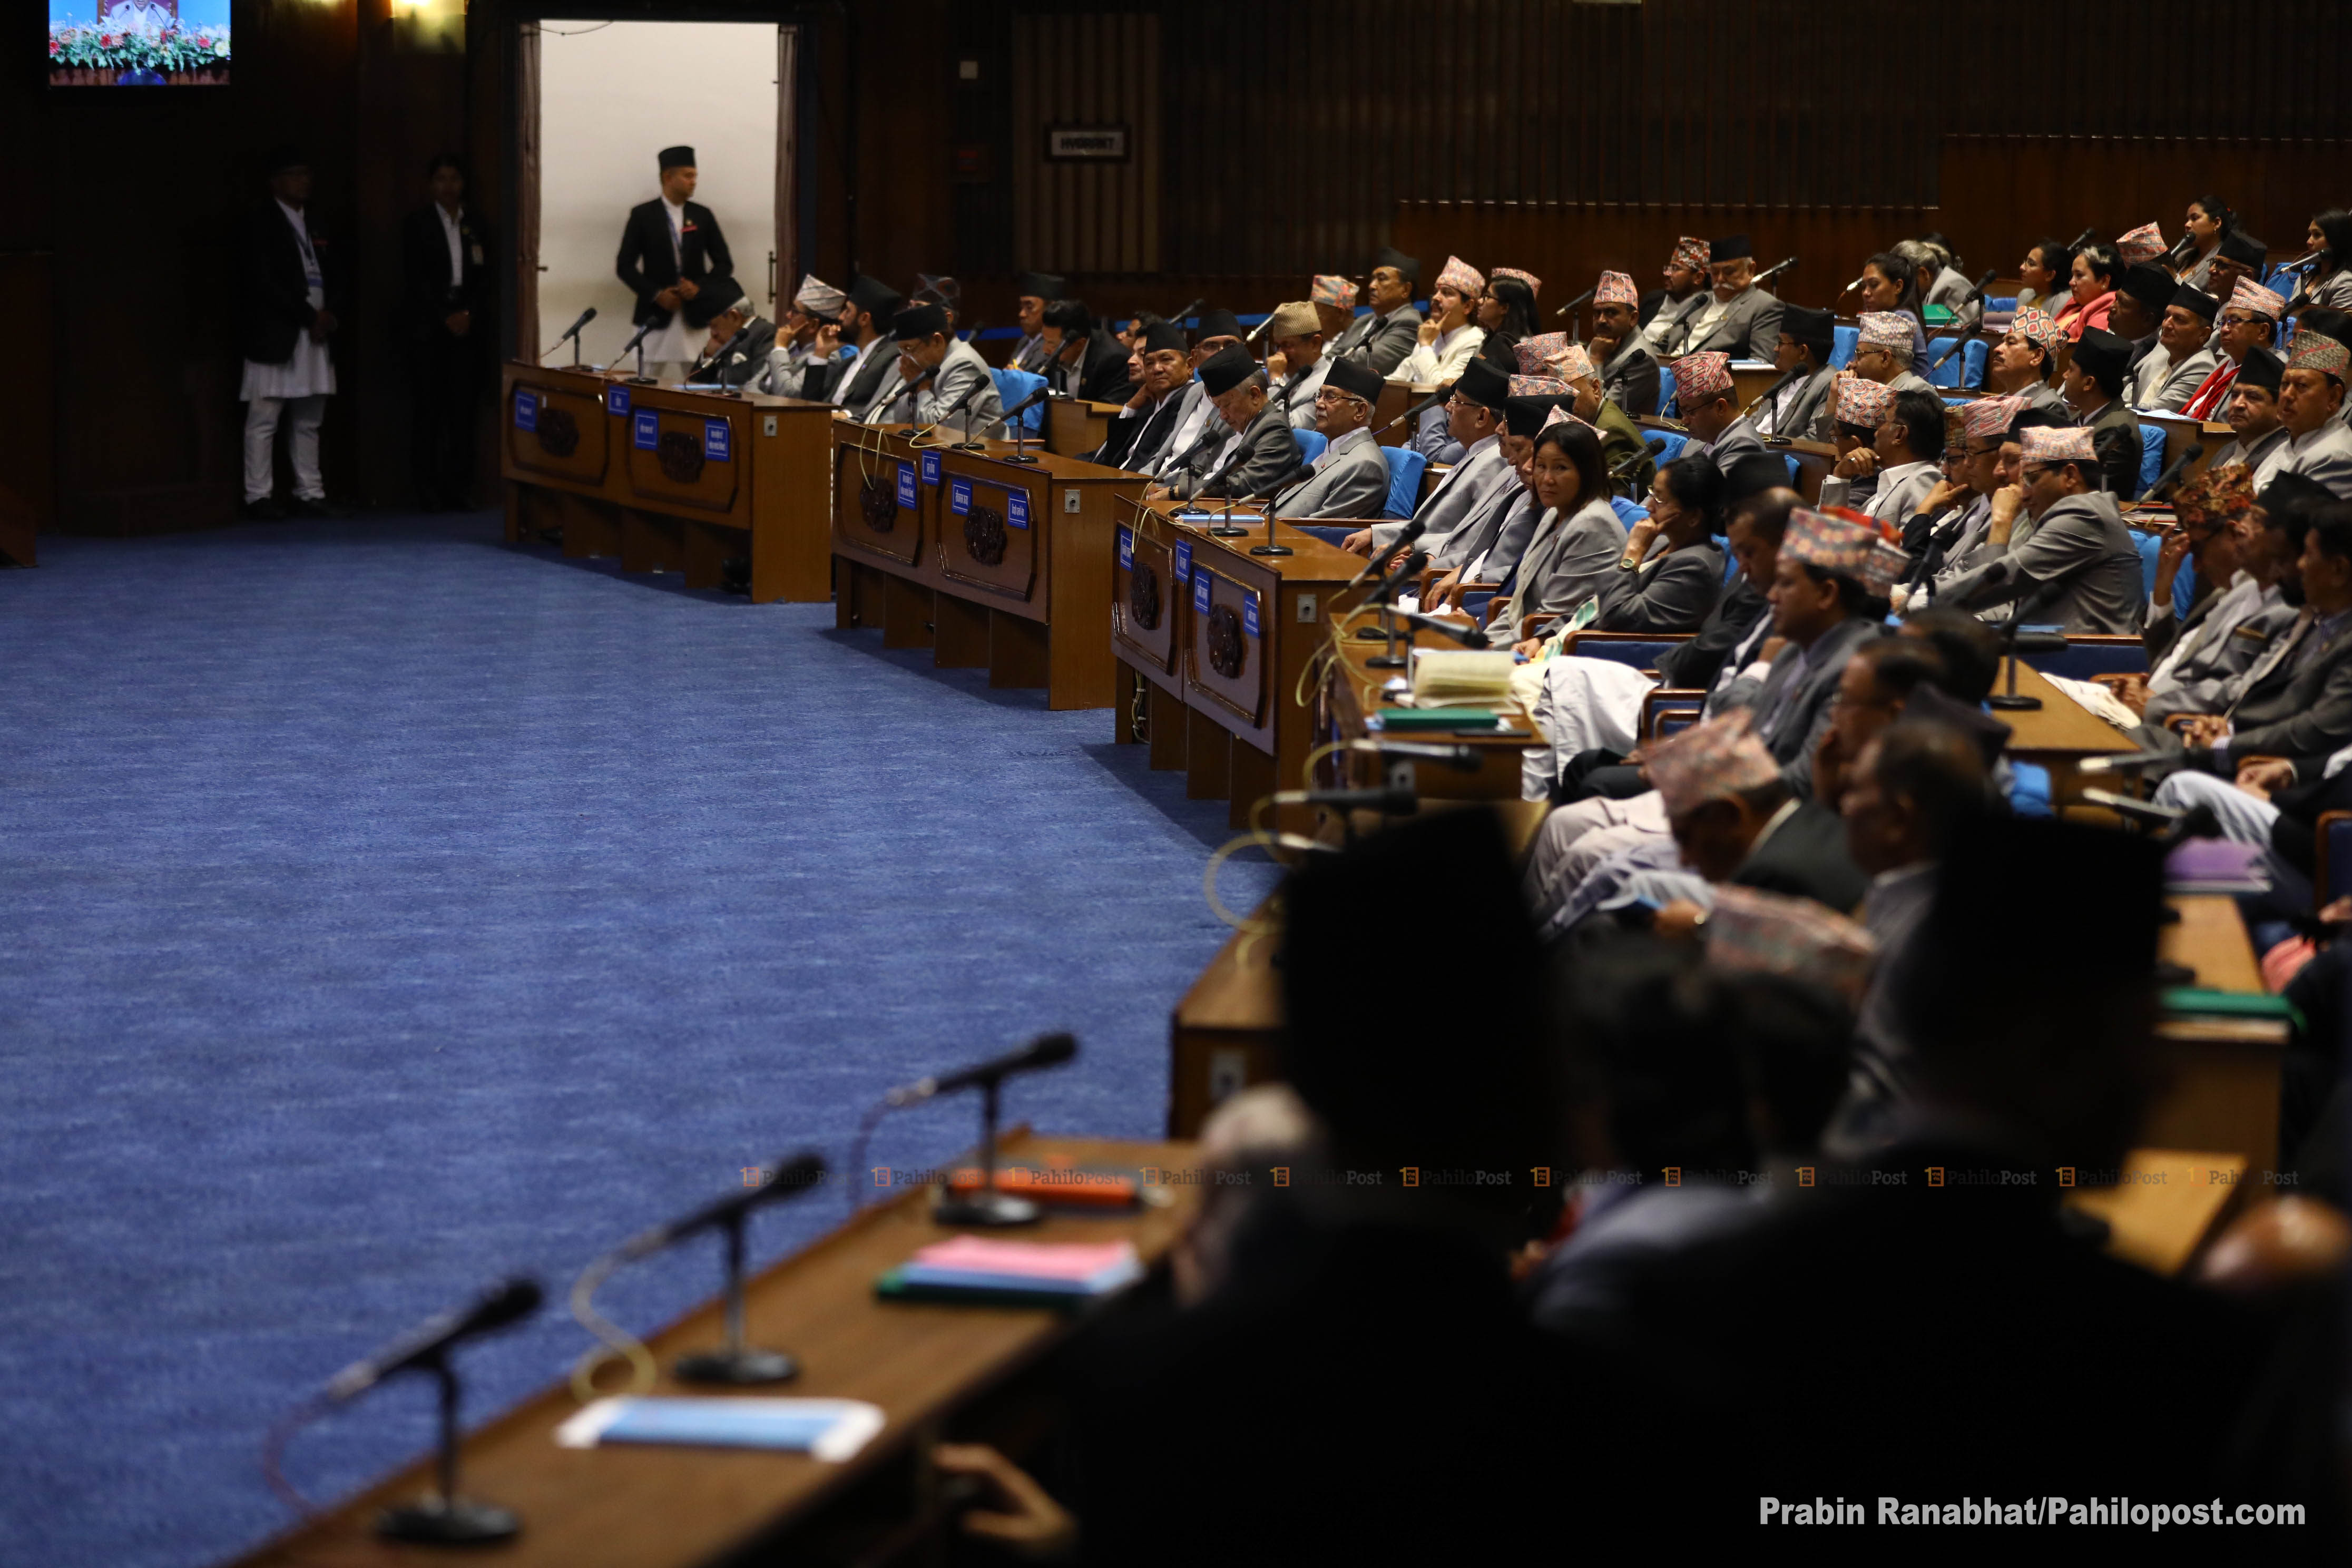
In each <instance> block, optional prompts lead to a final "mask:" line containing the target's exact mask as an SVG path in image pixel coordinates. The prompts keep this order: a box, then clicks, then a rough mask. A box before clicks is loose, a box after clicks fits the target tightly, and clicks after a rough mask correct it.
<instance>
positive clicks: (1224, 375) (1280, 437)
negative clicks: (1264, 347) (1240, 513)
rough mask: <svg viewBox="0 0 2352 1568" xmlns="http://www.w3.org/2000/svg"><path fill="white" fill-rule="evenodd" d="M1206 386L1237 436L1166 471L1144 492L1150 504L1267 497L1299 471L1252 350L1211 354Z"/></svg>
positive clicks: (1233, 347) (1292, 443) (1235, 347)
mask: <svg viewBox="0 0 2352 1568" xmlns="http://www.w3.org/2000/svg"><path fill="white" fill-rule="evenodd" d="M1201 385H1202V389H1203V390H1204V391H1205V392H1206V393H1207V394H1208V395H1209V397H1210V398H1211V399H1212V400H1213V402H1214V403H1215V404H1216V406H1217V415H1218V417H1219V418H1221V419H1223V421H1224V425H1225V428H1227V429H1229V430H1231V431H1233V432H1234V434H1233V435H1232V436H1231V437H1228V438H1227V439H1226V440H1225V441H1224V442H1223V444H1222V445H1221V446H1219V447H1216V448H1215V449H1214V450H1213V451H1211V452H1209V453H1207V454H1206V455H1205V456H1204V457H1202V458H1199V459H1196V460H1195V461H1194V462H1193V463H1192V464H1191V465H1189V466H1187V467H1185V468H1179V469H1175V470H1173V471H1171V470H1169V469H1166V468H1163V469H1162V470H1161V473H1160V482H1159V483H1157V484H1154V485H1152V486H1150V488H1149V489H1146V490H1145V491H1144V492H1143V494H1144V498H1145V499H1146V500H1162V499H1165V498H1167V497H1170V496H1173V497H1175V498H1176V499H1177V500H1224V499H1226V498H1228V497H1249V496H1255V495H1262V494H1265V493H1266V492H1268V491H1270V490H1271V489H1273V488H1274V487H1275V486H1276V485H1277V484H1279V483H1281V482H1282V481H1283V480H1285V479H1288V478H1289V477H1290V476H1291V475H1292V474H1293V473H1295V472H1297V469H1298V467H1299V462H1298V441H1297V437H1294V436H1292V435H1291V433H1290V424H1289V422H1288V421H1287V420H1286V419H1284V418H1283V417H1282V416H1281V415H1279V414H1277V413H1276V412H1275V411H1274V409H1273V408H1272V407H1270V406H1269V405H1267V403H1266V397H1265V371H1264V370H1263V369H1261V368H1260V367H1259V365H1258V363H1257V361H1255V359H1252V358H1251V357H1250V353H1249V351H1248V350H1247V349H1245V348H1244V347H1242V346H1241V344H1239V343H1231V344H1228V345H1226V346H1225V347H1224V348H1222V349H1219V350H1218V351H1217V352H1216V353H1214V354H1212V355H1211V356H1210V357H1209V358H1208V360H1207V361H1206V362H1204V363H1202V366H1201Z"/></svg>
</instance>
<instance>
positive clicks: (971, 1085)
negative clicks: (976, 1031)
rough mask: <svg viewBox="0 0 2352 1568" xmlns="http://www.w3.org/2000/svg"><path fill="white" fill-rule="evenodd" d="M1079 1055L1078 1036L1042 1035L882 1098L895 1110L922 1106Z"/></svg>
mask: <svg viewBox="0 0 2352 1568" xmlns="http://www.w3.org/2000/svg"><path fill="white" fill-rule="evenodd" d="M1077 1054H1078V1041H1077V1037H1076V1036H1075V1035H1040V1036H1038V1037H1036V1038H1035V1039H1034V1040H1032V1041H1030V1042H1029V1043H1028V1044H1027V1045H1025V1046H1024V1047H1021V1048H1020V1049H1019V1050H1017V1051H1009V1052H1007V1053H1006V1054H1004V1055H1003V1056H1001V1057H997V1058H993V1059H992V1060H990V1061H984V1062H978V1063H975V1064H973V1065H972V1066H971V1067H968V1068H957V1069H956V1070H955V1071H954V1072H951V1073H949V1074H948V1075H947V1076H945V1077H944V1078H919V1079H916V1080H915V1081H914V1082H912V1083H910V1084H907V1085H904V1086H903V1087H901V1088H898V1089H892V1090H891V1091H890V1092H889V1093H887V1094H886V1095H884V1096H883V1097H882V1100H883V1102H884V1103H885V1104H887V1105H889V1106H891V1107H893V1108H894V1109H895V1108H898V1107H900V1106H908V1105H919V1104H921V1103H922V1102H923V1101H924V1100H929V1099H932V1098H933V1097H935V1096H938V1095H942V1094H952V1093H954V1092H955V1091H956V1090H957V1089H979V1088H985V1087H987V1086H988V1085H991V1084H995V1083H1001V1082H1003V1080H1004V1079H1007V1078H1010V1077H1011V1076H1012V1075H1013V1074H1014V1073H1017V1072H1034V1071H1035V1070H1036V1069H1037V1068H1051V1067H1059V1066H1061V1065H1062V1064H1063V1063H1064V1062H1066V1061H1068V1060H1069V1059H1070V1058H1072V1057H1075V1056H1076V1055H1077Z"/></svg>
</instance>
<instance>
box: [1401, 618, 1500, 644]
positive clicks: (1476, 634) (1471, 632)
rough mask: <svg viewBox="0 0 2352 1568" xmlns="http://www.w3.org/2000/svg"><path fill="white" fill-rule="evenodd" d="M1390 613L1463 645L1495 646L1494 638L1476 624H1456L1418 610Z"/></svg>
mask: <svg viewBox="0 0 2352 1568" xmlns="http://www.w3.org/2000/svg"><path fill="white" fill-rule="evenodd" d="M1390 613H1391V615H1393V616H1396V618H1397V619H1398V620H1401V621H1409V622H1411V623H1412V625H1414V626H1419V627H1421V628H1422V629H1423V630H1424V631H1433V632H1435V633H1436V634H1437V635H1438V636H1440V637H1452V638H1453V639H1454V641H1455V642H1458V643H1460V644H1461V645H1462V646H1463V647H1494V646H1495V640H1494V638H1492V637H1488V636H1487V635H1486V633H1485V632H1482V631H1480V630H1479V629H1478V628H1477V627H1476V626H1456V625H1454V623H1453V622H1452V621H1447V620H1441V619H1439V618H1438V617H1437V616H1425V615H1423V614H1422V613H1421V612H1420V611H1419V610H1393V611H1391V612H1390Z"/></svg>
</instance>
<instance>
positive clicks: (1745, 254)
mask: <svg viewBox="0 0 2352 1568" xmlns="http://www.w3.org/2000/svg"><path fill="white" fill-rule="evenodd" d="M1706 272H1707V277H1708V279H1710V280H1711V281H1712V282H1713V283H1714V288H1713V289H1711V290H1710V291H1709V292H1708V293H1706V294H1705V295H1703V296H1701V297H1700V300H1699V303H1698V304H1697V306H1696V308H1695V309H1693V310H1691V311H1690V312H1689V313H1688V314H1687V315H1685V317H1684V318H1683V329H1682V336H1681V338H1680V339H1679V340H1678V341H1677V342H1676V343H1675V353H1676V354H1696V353H1720V354H1723V355H1726V356H1727V357H1728V358H1731V359H1738V360H1769V359H1770V358H1771V357H1772V345H1773V344H1775V343H1777V342H1780V300H1777V299H1775V298H1774V297H1773V296H1772V295H1771V294H1769V293H1768V292H1766V291H1765V290H1764V289H1760V288H1758V287H1757V286H1756V283H1755V278H1756V252H1755V251H1754V249H1753V248H1751V247H1749V245H1748V237H1747V236H1746V235H1744V234H1734V235H1727V236H1726V237H1723V238H1721V239H1718V240H1715V241H1712V242H1711V243H1710V244H1709V245H1708V246H1707V262H1706ZM1677 380H1679V376H1678V377H1677Z"/></svg>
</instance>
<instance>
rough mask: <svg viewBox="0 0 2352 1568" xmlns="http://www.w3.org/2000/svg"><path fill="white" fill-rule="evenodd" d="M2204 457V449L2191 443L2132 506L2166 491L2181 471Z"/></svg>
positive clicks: (2140, 493)
mask: <svg viewBox="0 0 2352 1568" xmlns="http://www.w3.org/2000/svg"><path fill="white" fill-rule="evenodd" d="M2204 455H2205V448H2204V447H2201V446H2198V445H2195V444H2194V443H2192V444H2191V445H2190V446H2189V449H2188V450H2187V451H2185V452H2183V453H2181V454H2180V456H2179V457H2178V458H2174V459H2172V467H2170V468H2167V469H2165V470H2164V472H2162V473H2160V474H2158V475H2157V476H2156V483H2154V484H2152V485H2150V486H2148V487H2147V489H2144V490H2142V491H2140V492H2139V495H2138V497H2137V499H2136V500H2134V501H2133V503H2132V504H2133V505H2135V506H2137V505H2138V504H2139V502H2140V501H2144V500H2148V499H2149V498H2150V497H2152V496H2155V495H2158V494H2160V493H2161V492H2163V491H2164V490H2165V489H2168V488H2169V487H2170V486H2172V485H2173V484H2174V483H2175V482H2176V481H2178V480H2179V478H2180V475H2181V472H2182V470H2184V469H2186V468H2188V467H2189V464H2191V463H2193V462H2195V461H2196V460H2197V459H2198V458H2201V457H2203V456H2204Z"/></svg>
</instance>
